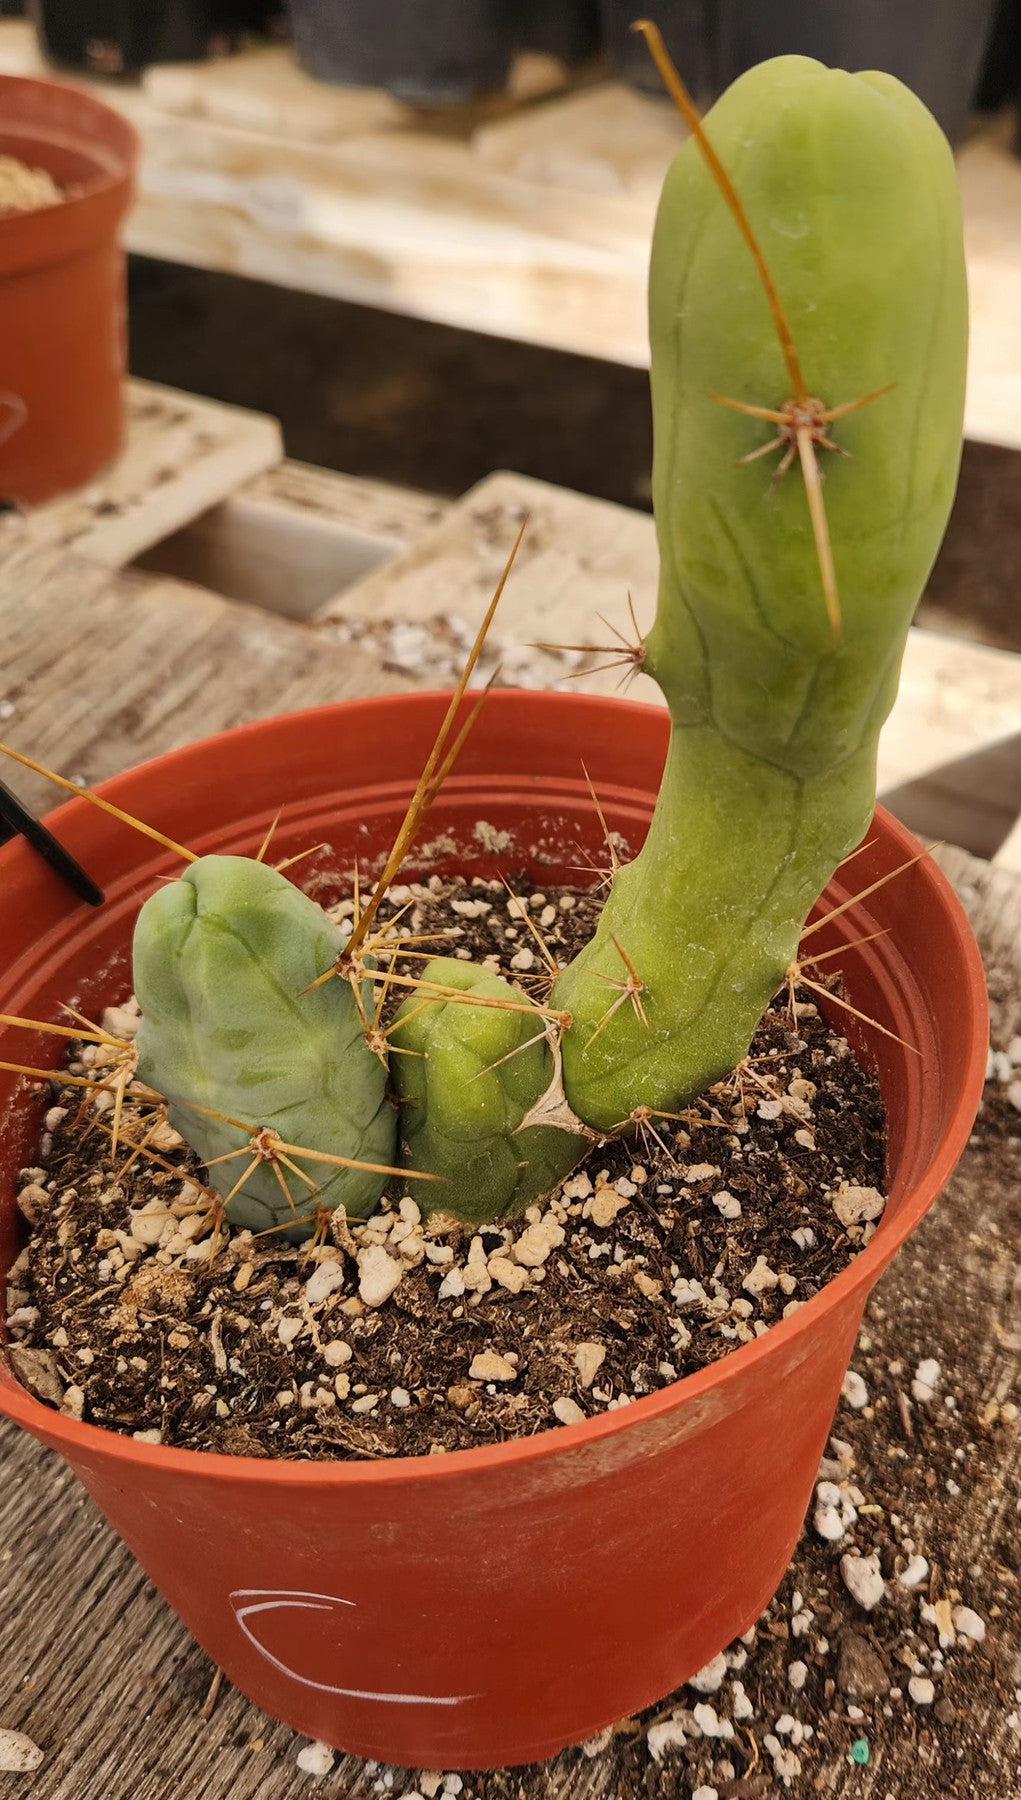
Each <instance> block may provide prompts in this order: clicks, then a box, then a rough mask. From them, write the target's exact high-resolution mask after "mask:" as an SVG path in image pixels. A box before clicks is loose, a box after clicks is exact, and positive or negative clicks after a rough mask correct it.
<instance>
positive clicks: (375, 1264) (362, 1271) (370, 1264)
mask: <svg viewBox="0 0 1021 1800" xmlns="http://www.w3.org/2000/svg"><path fill="white" fill-rule="evenodd" d="M403 1274H404V1270H403V1269H402V1268H401V1265H400V1263H399V1262H395V1261H394V1258H393V1257H392V1256H388V1255H387V1253H386V1251H385V1250H384V1249H383V1246H382V1244H368V1245H367V1246H366V1248H365V1249H364V1250H359V1252H358V1293H359V1295H360V1296H361V1298H362V1300H363V1301H364V1302H365V1305H366V1306H382V1304H383V1302H384V1300H389V1298H390V1295H391V1294H392V1293H393V1292H394V1289H395V1288H397V1287H399V1286H400V1282H401V1278H402V1276H403Z"/></svg>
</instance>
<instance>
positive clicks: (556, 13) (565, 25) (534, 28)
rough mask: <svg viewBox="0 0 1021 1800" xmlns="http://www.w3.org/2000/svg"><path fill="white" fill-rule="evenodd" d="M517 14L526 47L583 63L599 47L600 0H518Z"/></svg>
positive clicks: (516, 22)
mask: <svg viewBox="0 0 1021 1800" xmlns="http://www.w3.org/2000/svg"><path fill="white" fill-rule="evenodd" d="M637 10H638V11H639V12H640V11H641V8H640V7H639V8H638V9H637ZM513 16H514V36H515V40H516V42H517V44H518V46H519V47H520V48H521V49H522V50H545V51H546V52H547V53H548V54H549V55H550V56H557V57H559V58H560V60H561V61H562V62H565V63H580V62H585V61H586V60H587V59H588V58H589V57H590V56H594V55H595V53H596V51H597V49H598V48H599V0H517V4H516V5H515V6H514V8H513Z"/></svg>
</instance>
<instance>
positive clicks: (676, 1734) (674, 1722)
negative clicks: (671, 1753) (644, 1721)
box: [645, 1719, 687, 1762]
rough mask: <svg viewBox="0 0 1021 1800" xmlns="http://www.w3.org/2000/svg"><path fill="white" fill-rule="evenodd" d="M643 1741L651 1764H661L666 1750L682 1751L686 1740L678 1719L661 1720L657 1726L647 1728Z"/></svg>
mask: <svg viewBox="0 0 1021 1800" xmlns="http://www.w3.org/2000/svg"><path fill="white" fill-rule="evenodd" d="M645 1741H646V1743H647V1744H648V1746H649V1755H650V1756H651V1757H652V1760H653V1762H662V1761H663V1758H664V1756H665V1755H666V1753H667V1751H668V1750H680V1749H682V1748H683V1746H684V1744H685V1743H686V1741H687V1738H686V1734H685V1730H684V1726H683V1725H682V1724H681V1721H680V1719H661V1720H660V1722H659V1724H658V1725H650V1726H649V1729H648V1731H647V1732H646V1734H645Z"/></svg>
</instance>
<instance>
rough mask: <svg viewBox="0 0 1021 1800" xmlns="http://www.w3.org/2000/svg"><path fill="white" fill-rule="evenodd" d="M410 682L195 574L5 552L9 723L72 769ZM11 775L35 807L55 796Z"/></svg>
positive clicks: (2, 664) (103, 768) (0, 575)
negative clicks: (229, 596)
mask: <svg viewBox="0 0 1021 1800" xmlns="http://www.w3.org/2000/svg"><path fill="white" fill-rule="evenodd" d="M400 685H401V683H400V682H399V681H397V680H396V679H395V678H394V677H393V676H390V675H387V674H385V673H384V672H382V671H380V670H379V669H378V668H377V666H376V664H375V663H374V662H373V661H371V660H370V659H369V658H368V657H367V656H365V655H364V654H363V653H361V652H359V651H357V650H355V649H352V648H351V647H350V646H348V647H346V648H343V647H340V646H336V647H334V646H331V645H328V644H324V643H323V641H322V639H321V637H319V636H316V635H315V634H313V633H312V632H310V631H309V630H308V629H307V628H306V627H303V626H301V625H298V624H294V623H292V622H291V621H289V620H286V619H280V618H277V617H275V616H274V615H272V614H271V613H266V612H264V611H262V610H261V609H260V608H258V607H250V606H242V605H238V604H236V603H233V602H231V601H227V600H224V599H222V598H221V597H220V596H219V595H217V594H210V593H206V592H205V591H204V590H203V589H202V588H198V587H191V586H187V585H186V584H185V583H183V582H178V581H173V580H171V579H169V578H166V579H164V578H160V577H153V576H147V575H144V574H140V573H133V572H130V571H129V572H126V573H120V574H114V573H110V572H108V571H106V570H103V569H100V568H98V567H97V566H96V565H95V564H93V563H89V562H86V561H85V560H83V559H78V558H75V557H72V556H69V555H68V554H67V553H66V552H64V551H56V550H38V549H31V548H29V549H24V550H22V551H21V552H18V553H12V554H10V555H8V557H7V558H6V560H5V561H0V703H2V705H3V711H4V715H5V716H4V720H3V725H2V732H3V735H4V736H5V737H7V738H8V739H10V740H11V741H12V742H13V743H15V744H16V745H17V747H18V748H19V749H22V750H25V751H27V753H28V754H30V755H32V756H35V757H36V758H38V760H40V761H42V762H44V763H46V764H47V765H48V766H49V767H51V768H54V769H56V770H58V771H59V772H60V773H62V774H70V775H72V776H74V777H76V778H79V779H82V780H85V781H88V782H96V781H102V780H103V779H105V777H106V776H108V775H113V774H115V773H116V772H117V771H118V770H120V769H124V768H126V767H128V766H129V765H131V764H132V763H136V762H140V761H142V760H144V759H145V758H146V757H149V756H154V755H157V754H158V753H159V752H161V751H163V750H169V749H171V748H173V747H174V746H176V745H179V744H185V743H190V742H191V741H193V740H194V739H196V738H200V737H206V736H208V735H209V734H210V733H211V732H214V731H220V730H223V729H225V728H226V727H227V726H230V725H237V724H240V723H242V722H243V721H245V720H248V719H256V718H261V717H264V716H265V715H267V714H269V713H279V712H289V711H291V710H292V709H294V708H296V707H302V706H316V705H319V704H321V703H323V702H325V701H328V700H342V699H346V698H350V697H352V696H354V695H356V694H364V693H369V692H381V691H384V690H386V689H387V688H392V687H395V686H400ZM4 772H5V778H6V779H8V780H9V782H10V785H11V786H13V787H15V788H16V789H17V792H18V793H19V795H20V796H21V797H22V798H23V799H24V800H25V801H26V803H27V804H28V805H29V806H31V807H32V808H33V809H35V810H37V811H40V812H43V811H47V810H49V808H51V807H52V806H54V805H55V804H56V803H57V800H58V799H59V795H57V794H55V791H54V789H53V788H52V787H51V786H50V785H49V784H48V783H47V782H44V781H43V780H42V779H41V778H39V777H36V776H32V775H29V774H27V773H26V772H24V771H21V770H18V771H14V772H13V773H12V772H11V769H9V768H7V767H5V771H4Z"/></svg>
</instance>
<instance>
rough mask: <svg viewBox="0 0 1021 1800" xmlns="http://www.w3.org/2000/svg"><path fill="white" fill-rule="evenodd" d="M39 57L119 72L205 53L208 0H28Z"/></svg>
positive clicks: (99, 71)
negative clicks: (37, 40)
mask: <svg viewBox="0 0 1021 1800" xmlns="http://www.w3.org/2000/svg"><path fill="white" fill-rule="evenodd" d="M29 10H30V12H31V16H32V19H33V21H34V24H35V28H36V35H37V37H38V39H39V47H40V49H41V50H42V53H43V55H44V56H45V57H46V58H47V60H48V61H49V62H51V63H54V64H56V66H57V67H58V68H62V69H82V70H86V71H87V72H88V73H89V74H92V75H123V74H131V73H135V72H137V71H138V70H140V69H145V68H148V66H149V65H150V63H158V62H191V61H194V60H195V59H196V58H198V57H202V56H205V54H206V51H207V49H208V45H209V39H210V36H211V34H212V32H213V30H214V29H215V25H214V22H213V11H214V8H213V6H212V5H211V4H210V0H30V8H29Z"/></svg>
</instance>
